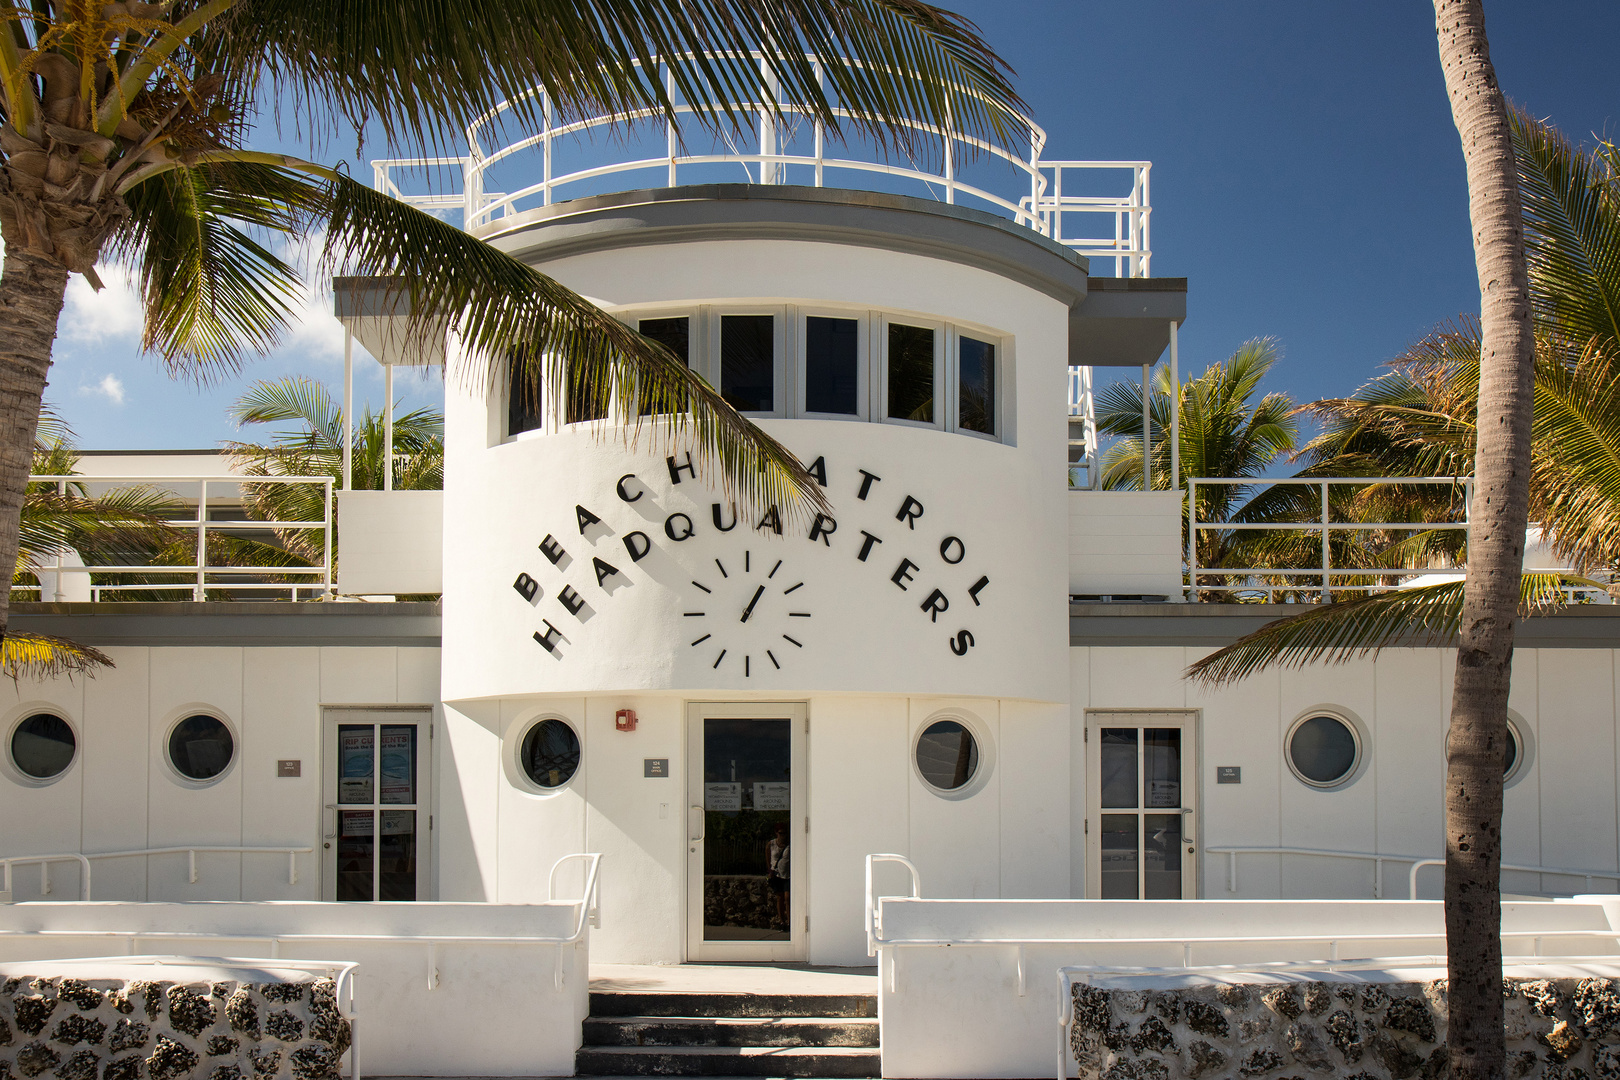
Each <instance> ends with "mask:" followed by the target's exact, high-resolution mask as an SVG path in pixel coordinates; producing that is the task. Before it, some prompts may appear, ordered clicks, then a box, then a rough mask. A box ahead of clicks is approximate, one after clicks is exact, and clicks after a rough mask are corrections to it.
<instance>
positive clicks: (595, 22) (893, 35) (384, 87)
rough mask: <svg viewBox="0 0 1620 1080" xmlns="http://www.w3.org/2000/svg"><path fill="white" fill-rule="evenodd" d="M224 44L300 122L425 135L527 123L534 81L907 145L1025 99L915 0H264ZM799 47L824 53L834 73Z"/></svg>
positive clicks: (571, 97) (582, 105) (728, 123)
mask: <svg viewBox="0 0 1620 1080" xmlns="http://www.w3.org/2000/svg"><path fill="white" fill-rule="evenodd" d="M223 47H224V48H225V49H226V50H227V51H228V52H229V54H230V55H232V56H233V57H237V58H238V59H239V63H240V64H244V65H250V64H258V63H261V62H262V63H263V65H264V70H265V71H266V72H267V73H268V76H269V81H270V83H271V87H270V88H267V89H270V90H271V92H273V93H278V94H279V93H280V92H282V91H285V92H287V93H288V94H289V95H290V96H291V98H292V105H293V112H294V114H295V115H298V116H299V118H300V121H301V122H303V123H306V124H312V125H314V126H317V127H318V128H320V129H322V130H332V124H333V120H332V119H328V118H326V117H323V116H321V113H322V112H324V111H326V110H328V109H330V110H331V111H332V113H333V114H334V118H335V117H338V116H340V117H343V118H346V119H348V120H349V121H351V122H353V123H354V125H355V126H356V127H357V128H360V129H362V130H363V129H364V128H365V126H366V123H367V122H368V121H369V122H374V123H375V124H376V125H377V126H378V127H380V128H381V130H382V131H383V133H384V135H385V137H386V138H387V139H388V140H389V141H391V142H397V141H400V140H409V141H413V142H415V143H418V144H430V145H436V143H437V141H438V139H439V138H440V137H441V135H440V133H442V132H444V131H445V130H451V131H459V130H461V129H464V128H465V127H466V126H467V125H468V124H470V123H472V122H473V121H475V120H477V119H479V118H480V117H482V116H484V115H485V114H487V113H489V112H490V111H491V110H493V109H495V107H496V106H497V105H498V104H499V103H500V102H501V101H502V100H503V99H504V100H507V101H509V102H511V105H510V111H509V113H508V115H509V116H510V117H511V120H512V122H513V123H514V124H516V125H518V126H521V127H524V128H529V129H532V128H533V127H534V126H535V124H536V122H537V120H538V119H539V117H540V101H539V97H538V95H534V94H532V93H531V90H532V89H533V88H534V87H542V88H544V90H545V91H546V93H547V94H548V95H549V96H550V98H551V99H552V101H553V102H554V107H555V108H556V110H557V112H558V114H559V115H560V116H561V117H562V118H563V119H564V120H568V119H576V118H578V117H580V116H584V115H587V114H593V113H604V112H626V113H630V112H638V111H640V112H646V113H651V114H652V115H655V116H662V117H666V118H668V119H672V120H673V119H676V118H677V116H676V112H675V110H676V108H677V106H678V105H681V104H686V105H690V106H692V107H693V108H694V109H695V110H696V117H697V120H698V122H699V123H701V124H703V125H705V126H707V127H710V128H717V127H721V126H724V127H729V128H733V129H736V128H741V127H746V126H747V125H748V124H749V123H751V122H752V116H751V114H748V113H744V112H741V111H739V110H737V109H735V108H734V107H732V106H731V105H730V104H729V103H730V102H732V101H735V100H744V101H747V100H763V101H766V102H796V103H798V104H799V105H800V106H802V107H803V108H805V109H806V110H807V111H808V112H810V113H811V115H812V116H814V117H815V118H816V119H818V120H820V121H821V122H822V123H823V124H824V125H826V129H827V130H828V131H829V132H830V133H831V134H832V135H833V136H834V137H838V136H839V135H840V134H841V133H843V132H846V131H849V130H854V131H857V132H860V133H862V134H864V135H866V136H868V137H870V138H873V139H875V140H876V141H878V142H879V143H881V144H884V145H889V146H893V147H895V148H896V149H898V150H901V151H905V152H910V153H912V154H913V155H915V154H917V153H919V152H925V151H926V150H928V149H929V147H930V144H931V143H932V144H936V145H937V140H936V139H932V138H931V137H928V136H924V135H923V134H921V133H920V132H919V131H918V130H916V128H915V127H913V126H912V124H913V123H915V122H924V123H936V124H946V123H949V124H951V125H952V126H954V127H955V128H956V129H957V130H960V131H962V132H964V133H968V134H970V135H974V136H976V137H981V138H985V139H989V140H993V141H1000V142H1004V143H1005V142H1007V141H1008V140H1009V138H1010V136H1011V135H1012V134H1013V127H1014V125H1013V124H1012V123H1011V122H1010V117H1011V116H1012V115H1013V114H1016V113H1019V112H1022V111H1024V108H1025V107H1024V103H1023V102H1022V100H1021V99H1020V98H1019V97H1018V94H1017V92H1016V91H1015V90H1014V89H1013V88H1012V85H1011V81H1010V74H1011V73H1010V71H1009V70H1008V68H1007V66H1006V65H1005V64H1004V63H1003V62H1002V61H1001V60H1000V59H999V58H998V57H997V56H996V55H995V53H994V52H993V51H992V50H991V49H990V47H989V45H988V44H986V43H985V41H984V40H983V39H982V38H981V37H980V36H979V33H978V31H977V28H976V27H974V25H973V24H972V23H971V22H968V21H967V20H965V19H963V18H961V17H960V16H956V15H952V14H950V13H949V12H946V11H943V10H941V9H939V8H936V7H933V6H932V5H929V4H925V3H921V2H919V0H704V2H701V3H694V2H692V0H579V2H574V0H569V2H563V0H507V2H505V3H501V4H480V5H473V6H470V7H469V6H467V5H454V4H451V5H446V4H438V3H426V2H422V0H403V2H401V3H396V4H393V5H390V6H389V8H388V9H387V11H386V12H383V13H379V12H378V11H375V10H373V9H372V8H370V7H367V6H364V5H361V6H355V5H340V6H338V7H335V8H334V7H331V6H325V7H311V6H310V5H309V4H307V3H304V2H302V0H256V2H255V3H254V4H253V5H252V6H251V8H245V9H242V10H239V11H238V12H237V13H236V14H235V16H234V17H233V18H231V19H230V20H229V22H228V25H227V26H226V40H225V42H224V46H223ZM752 50H760V51H762V52H763V53H764V54H765V57H766V58H765V60H764V61H763V62H759V61H754V60H751V59H749V54H750V52H751V51H752ZM807 52H810V53H816V54H819V55H821V56H824V57H826V58H827V60H828V63H827V64H826V67H825V74H824V75H819V74H818V71H817V65H816V64H815V63H813V62H812V61H811V60H810V59H807V58H806V56H805V54H806V53H807ZM841 57H842V58H848V60H849V61H850V63H848V64H843V63H838V62H837V58H841ZM655 58H658V59H659V60H661V61H662V63H663V65H664V68H665V71H667V74H668V77H669V79H670V82H671V84H672V86H673V90H674V93H673V95H672V94H670V93H669V92H668V91H667V90H666V87H665V84H664V81H663V80H664V72H663V71H660V70H659V69H658V67H657V66H656V64H655ZM470 73H476V75H475V76H474V77H469V74H470Z"/></svg>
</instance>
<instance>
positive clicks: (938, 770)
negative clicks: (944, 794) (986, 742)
mask: <svg viewBox="0 0 1620 1080" xmlns="http://www.w3.org/2000/svg"><path fill="white" fill-rule="evenodd" d="M916 753H917V771H918V772H919V773H921V774H922V778H923V780H924V781H926V782H927V783H928V785H929V786H930V787H934V788H937V789H939V790H940V791H956V790H958V789H960V788H963V787H966V786H967V785H968V784H969V783H970V782H972V780H973V777H974V776H975V775H976V774H977V773H978V771H979V744H978V741H977V740H976V739H974V738H973V732H971V731H969V730H968V729H967V726H966V725H965V724H963V723H961V722H960V721H958V720H937V721H935V722H934V723H932V724H929V725H928V727H926V728H924V729H923V733H922V735H921V736H919V737H918V739H917V751H916Z"/></svg>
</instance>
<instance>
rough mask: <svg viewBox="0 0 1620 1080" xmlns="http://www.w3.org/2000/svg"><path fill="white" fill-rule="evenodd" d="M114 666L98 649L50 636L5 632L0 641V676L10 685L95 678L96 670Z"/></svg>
mask: <svg viewBox="0 0 1620 1080" xmlns="http://www.w3.org/2000/svg"><path fill="white" fill-rule="evenodd" d="M115 666H116V665H115V664H114V663H113V662H112V658H111V657H109V656H108V655H107V654H106V653H104V652H102V651H100V650H99V649H93V648H91V647H90V646H89V645H82V644H80V643H79V642H77V641H69V640H68V639H67V638H59V637H52V636H50V635H49V634H25V633H19V632H18V631H15V630H8V631H7V632H6V635H5V639H4V640H3V641H0V674H4V675H5V676H6V677H8V678H9V679H11V681H12V682H17V681H18V680H21V679H54V678H57V677H58V676H62V675H68V676H73V675H87V676H89V677H91V678H94V677H95V674H96V672H97V671H98V670H99V669H101V668H104V667H105V668H110V667H115Z"/></svg>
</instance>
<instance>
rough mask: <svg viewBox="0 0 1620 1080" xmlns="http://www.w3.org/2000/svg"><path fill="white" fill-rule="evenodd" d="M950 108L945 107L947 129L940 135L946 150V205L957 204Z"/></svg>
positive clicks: (954, 145) (954, 138) (953, 136)
mask: <svg viewBox="0 0 1620 1080" xmlns="http://www.w3.org/2000/svg"><path fill="white" fill-rule="evenodd" d="M952 128H953V125H952V123H951V110H950V106H949V105H947V106H946V107H945V128H944V130H943V131H941V132H940V133H939V138H940V142H942V143H943V144H944V149H945V204H946V205H947V206H952V205H955V203H956V136H955V135H954V134H952Z"/></svg>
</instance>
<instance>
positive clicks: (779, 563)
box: [765, 559, 782, 578]
mask: <svg viewBox="0 0 1620 1080" xmlns="http://www.w3.org/2000/svg"><path fill="white" fill-rule="evenodd" d="M780 569H782V560H781V559H777V560H776V565H775V566H773V567H771V572H770V573H768V574H766V575H765V576H766V578H773V577H775V576H776V572H777V571H778V570H780Z"/></svg>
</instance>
